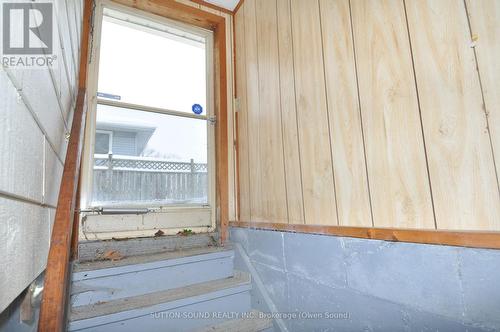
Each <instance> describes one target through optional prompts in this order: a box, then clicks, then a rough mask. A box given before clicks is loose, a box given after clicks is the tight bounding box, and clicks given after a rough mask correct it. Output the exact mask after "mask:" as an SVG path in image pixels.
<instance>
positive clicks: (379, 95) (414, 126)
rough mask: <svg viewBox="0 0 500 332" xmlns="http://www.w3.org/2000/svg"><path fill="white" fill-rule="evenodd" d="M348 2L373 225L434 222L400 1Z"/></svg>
mask: <svg viewBox="0 0 500 332" xmlns="http://www.w3.org/2000/svg"><path fill="white" fill-rule="evenodd" d="M415 2H417V1H415ZM351 4H352V20H353V33H354V41H355V49H356V61H357V68H358V76H359V93H360V100H361V112H362V117H363V129H364V134H365V144H366V158H367V166H368V175H369V181H370V194H371V199H372V208H373V221H374V225H375V226H376V227H402V228H434V216H433V210H432V203H431V195H430V189H429V181H428V175H427V169H426V160H425V152H424V146H423V138H422V133H421V127H420V119H419V109H418V101H417V96H416V88H415V83H414V76H413V71H412V62H411V54H410V45H409V40H408V34H407V30H406V22H405V11H404V6H403V2H402V1H399V0H380V1H363V0H353V1H352V2H351Z"/></svg>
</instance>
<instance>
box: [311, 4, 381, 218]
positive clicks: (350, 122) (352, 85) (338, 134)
mask: <svg viewBox="0 0 500 332" xmlns="http://www.w3.org/2000/svg"><path fill="white" fill-rule="evenodd" d="M320 12H321V26H322V37H323V52H324V56H325V76H326V90H327V96H328V112H329V120H330V136H331V140H332V147H331V148H332V155H333V169H334V172H335V190H336V193H337V204H338V213H339V225H350V226H372V220H371V211H370V198H369V195H368V180H367V175H366V165H365V156H364V153H365V151H364V143H363V135H362V132H361V119H360V109H359V104H358V89H357V83H356V67H355V63H354V48H353V43H352V34H351V18H350V11H349V1H348V0H320Z"/></svg>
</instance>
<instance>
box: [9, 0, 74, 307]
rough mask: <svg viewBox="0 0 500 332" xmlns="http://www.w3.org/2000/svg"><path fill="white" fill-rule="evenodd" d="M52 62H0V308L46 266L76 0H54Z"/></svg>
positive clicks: (70, 93)
mask: <svg viewBox="0 0 500 332" xmlns="http://www.w3.org/2000/svg"><path fill="white" fill-rule="evenodd" d="M54 7H55V20H54V21H55V22H56V23H55V29H56V30H57V31H56V34H55V36H56V37H55V38H56V40H57V42H56V43H55V48H54V53H55V55H56V56H57V60H56V61H57V62H56V66H54V67H51V68H49V67H43V68H38V69H19V67H17V68H16V67H4V66H3V65H2V66H1V67H0V156H1V157H0V252H1V253H3V254H2V255H1V257H0V267H1V269H0V312H2V311H4V310H5V308H6V307H7V306H8V305H9V304H10V303H11V302H12V301H13V300H14V299H15V298H16V297H17V296H18V295H19V294H20V293H21V292H22V291H23V290H24V289H25V288H26V287H27V286H28V285H29V284H30V283H31V282H32V281H33V280H34V279H35V278H36V277H37V276H38V275H39V274H40V273H41V272H42V271H43V270H44V269H45V265H46V260H47V254H48V248H49V242H50V231H51V226H52V222H53V219H54V213H55V207H56V205H57V196H58V192H59V184H60V181H61V176H62V171H63V163H64V158H65V154H66V148H67V141H66V139H65V135H66V133H67V132H69V131H70V128H71V120H72V115H73V109H74V105H75V99H76V93H77V90H76V82H77V75H78V67H79V65H78V62H79V58H80V50H79V48H80V39H81V33H80V31H81V26H82V15H83V1H82V0H54Z"/></svg>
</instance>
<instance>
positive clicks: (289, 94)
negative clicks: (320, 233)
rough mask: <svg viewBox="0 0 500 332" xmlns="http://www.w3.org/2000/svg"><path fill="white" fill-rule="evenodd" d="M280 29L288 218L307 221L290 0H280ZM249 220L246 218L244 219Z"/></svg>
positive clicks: (278, 27)
mask: <svg viewBox="0 0 500 332" xmlns="http://www.w3.org/2000/svg"><path fill="white" fill-rule="evenodd" d="M276 8H277V24H278V26H277V30H278V53H279V80H280V104H281V123H282V128H281V130H282V131H283V155H284V162H285V179H286V198H287V210H288V222H289V223H291V224H303V223H304V200H303V196H302V193H303V191H302V174H301V170H300V152H299V137H298V133H297V108H296V107H295V100H296V99H295V79H294V64H293V42H292V26H291V23H292V22H291V18H290V0H277V2H276ZM243 220H245V219H243Z"/></svg>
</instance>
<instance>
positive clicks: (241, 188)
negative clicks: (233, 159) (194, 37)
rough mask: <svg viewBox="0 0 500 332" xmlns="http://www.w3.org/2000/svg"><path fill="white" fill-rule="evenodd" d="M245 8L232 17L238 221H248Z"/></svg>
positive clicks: (248, 162)
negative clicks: (234, 52) (235, 100)
mask: <svg viewBox="0 0 500 332" xmlns="http://www.w3.org/2000/svg"><path fill="white" fill-rule="evenodd" d="M244 11H245V8H244V7H242V8H241V9H240V10H238V12H237V13H236V15H235V17H234V28H235V31H234V33H235V51H236V66H235V68H236V73H237V74H236V97H237V100H238V104H239V105H238V106H237V112H236V115H237V124H236V125H237V130H238V137H237V147H238V153H237V154H238V193H239V195H238V206H239V208H238V213H239V220H250V174H249V173H250V170H249V164H250V161H249V157H248V153H249V152H248V150H249V141H248V130H247V129H248V108H247V91H246V90H247V85H246V49H245V17H244V15H245V14H244Z"/></svg>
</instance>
